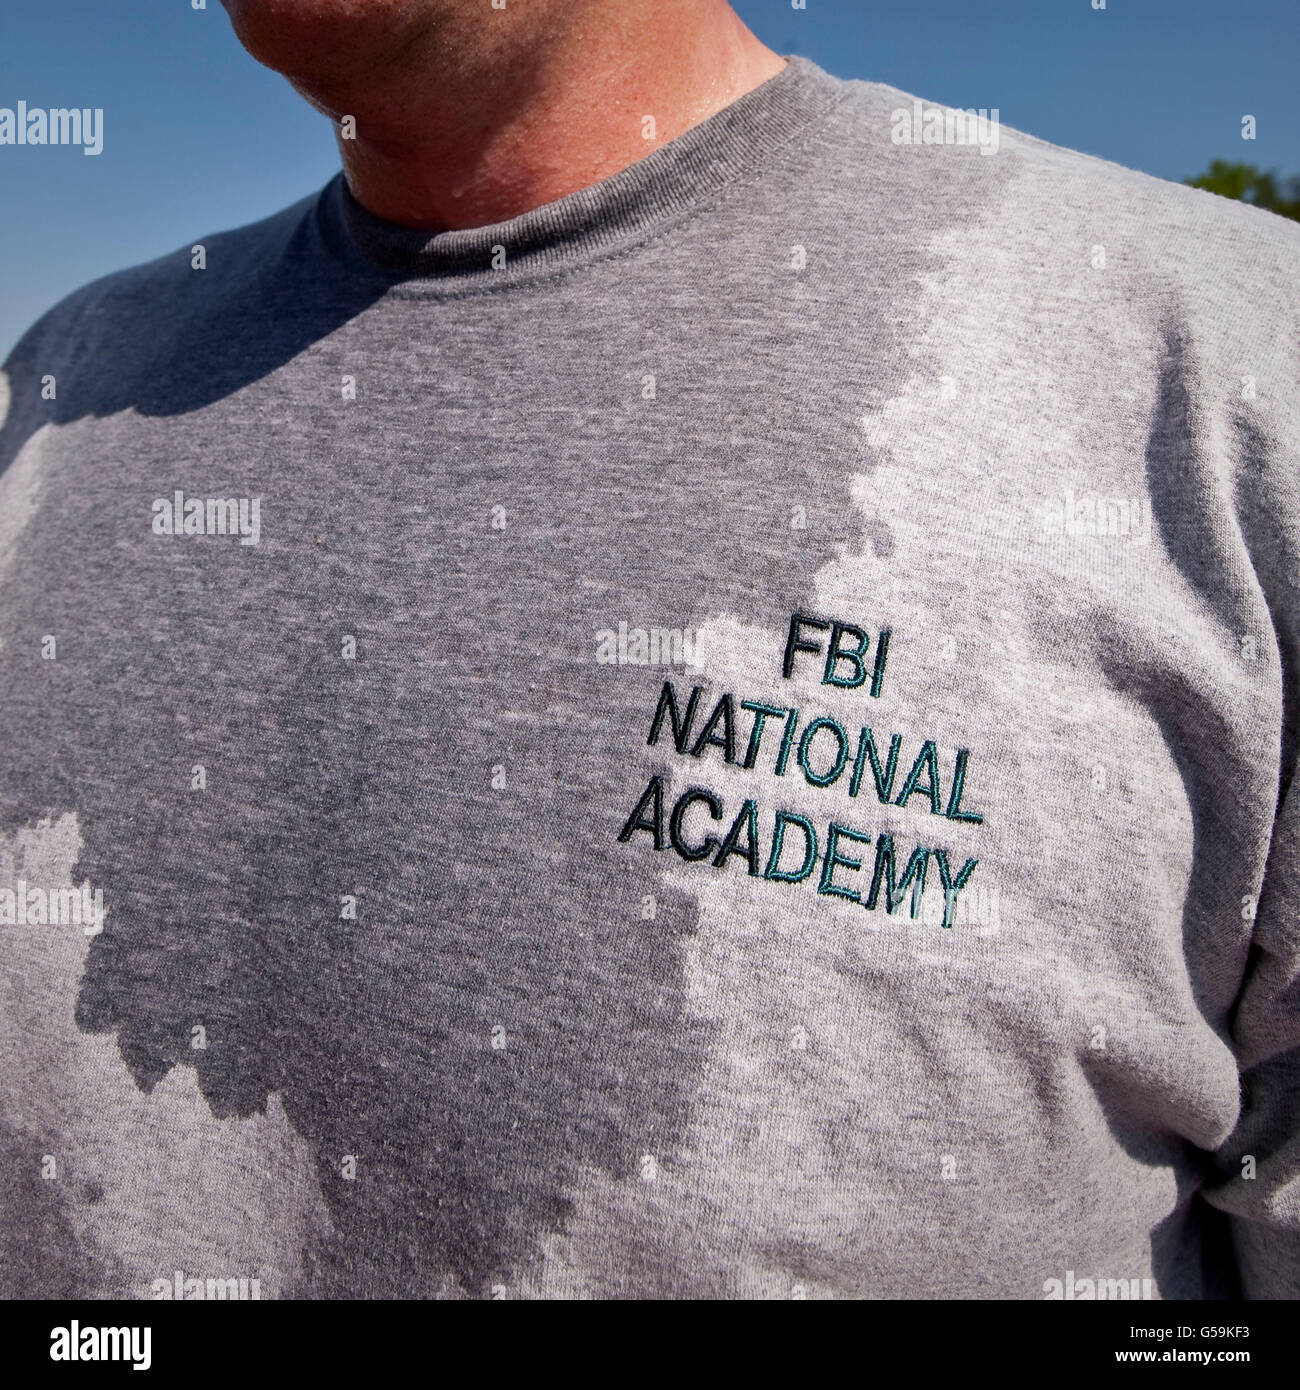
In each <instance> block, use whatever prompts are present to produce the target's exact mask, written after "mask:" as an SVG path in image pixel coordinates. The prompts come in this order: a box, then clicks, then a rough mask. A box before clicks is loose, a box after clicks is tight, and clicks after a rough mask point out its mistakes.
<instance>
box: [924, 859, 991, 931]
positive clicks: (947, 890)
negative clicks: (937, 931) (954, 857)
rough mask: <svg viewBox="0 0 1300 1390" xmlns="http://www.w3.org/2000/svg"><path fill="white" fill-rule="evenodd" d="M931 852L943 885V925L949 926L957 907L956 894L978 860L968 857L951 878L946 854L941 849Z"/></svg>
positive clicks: (972, 871)
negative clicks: (955, 875) (956, 873)
mask: <svg viewBox="0 0 1300 1390" xmlns="http://www.w3.org/2000/svg"><path fill="white" fill-rule="evenodd" d="M931 853H932V854H933V855H934V858H935V863H936V864H937V865H938V866H939V882H940V883H941V884H942V885H943V924H944V926H945V927H951V926H952V918H953V913H954V911H955V910H956V907H957V894H958V893H960V892H961V890H962V889H963V888H964V887H965V886H966V883H967V880H968V879H969V878H970V876H971V874H973V873H974V872H975V866H976V865H977V864H978V863H979V862H980V861H979V860H978V859H968V860H967V861H966V863H965V864H964V865H963V866H962V870H961V872H960V873H959V874H958V875H957V877H956V878H952V877H951V876H950V875H949V872H948V856H947V854H946V853H945V852H944V851H943V850H941V849H936V850H932V851H931Z"/></svg>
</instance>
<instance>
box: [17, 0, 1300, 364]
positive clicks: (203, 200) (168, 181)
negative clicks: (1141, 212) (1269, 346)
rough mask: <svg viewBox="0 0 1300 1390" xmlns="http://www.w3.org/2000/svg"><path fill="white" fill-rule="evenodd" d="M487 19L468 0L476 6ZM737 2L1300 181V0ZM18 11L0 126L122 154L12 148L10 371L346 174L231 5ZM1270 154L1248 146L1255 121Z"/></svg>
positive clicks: (913, 64)
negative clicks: (248, 46)
mask: <svg viewBox="0 0 1300 1390" xmlns="http://www.w3.org/2000/svg"><path fill="white" fill-rule="evenodd" d="M467 3H469V0H467ZM1092 4H1093V0H988V3H983V4H980V3H974V0H965V3H961V2H960V0H906V2H904V0H892V3H885V0H807V7H806V9H804V10H795V9H794V8H793V7H792V5H791V3H790V0H736V9H737V10H738V11H739V12H740V14H741V15H742V17H743V18H744V19H745V20H746V22H747V23H748V24H749V25H750V26H751V28H753V29H754V30H755V31H756V32H757V33H758V35H759V37H760V38H762V39H763V40H764V42H766V43H768V44H769V45H770V46H771V47H773V48H775V49H777V50H778V51H780V52H786V53H788V52H798V53H802V54H804V55H806V56H807V57H809V58H812V59H813V60H815V61H816V62H818V63H820V64H821V65H822V66H823V67H825V68H827V69H829V70H830V71H831V72H834V73H837V74H839V75H840V76H843V77H865V78H870V79H873V80H877V81H881V82H887V83H890V84H891V85H893V86H895V87H901V88H903V89H904V90H905V91H909V92H912V93H915V94H916V95H918V96H922V97H925V98H928V99H931V100H934V101H941V102H945V103H948V104H950V105H954V106H961V107H972V106H973V107H981V106H984V107H994V106H996V107H998V108H999V110H1000V111H1001V116H1002V121H1003V123H1004V124H1007V125H1011V126H1015V127H1017V128H1019V129H1021V130H1026V131H1029V132H1030V133H1031V134H1034V135H1038V136H1041V137H1042V138H1044V139H1047V140H1051V141H1054V142H1055V143H1057V144H1062V145H1069V146H1071V147H1073V148H1075V149H1080V150H1085V151H1087V152H1088V153H1090V154H1097V155H1102V156H1104V157H1105V158H1107V159H1113V160H1116V161H1117V162H1119V163H1121V164H1127V165H1130V166H1132V167H1134V168H1137V169H1143V170H1146V171H1147V172H1148V173H1152V174H1156V175H1158V176H1160V177H1162V178H1170V179H1178V178H1182V177H1184V176H1186V175H1191V174H1196V173H1199V172H1200V171H1201V170H1202V169H1203V168H1204V167H1205V166H1206V165H1207V164H1208V163H1209V161H1210V160H1211V159H1212V158H1215V157H1218V158H1223V159H1233V160H1238V159H1240V160H1247V161H1249V162H1251V163H1255V164H1259V165H1261V166H1263V167H1265V168H1275V169H1277V170H1278V171H1279V172H1281V173H1283V174H1291V173H1295V172H1300V101H1298V100H1297V99H1296V96H1297V92H1300V81H1298V80H1297V72H1298V69H1300V63H1298V62H1297V59H1298V58H1300V3H1298V2H1297V0H1106V9H1105V10H1102V11H1098V10H1094V9H1093V8H1092ZM206 6H207V7H206V9H203V10H194V9H193V8H192V7H191V0H130V2H129V3H123V0H41V3H38V4H35V5H27V4H20V3H18V2H17V0H9V3H6V4H5V5H4V7H3V9H2V10H0V107H11V108H12V107H15V106H16V104H17V102H18V101H19V100H24V101H26V102H27V103H28V104H29V105H30V106H32V107H37V106H42V107H58V106H78V107H86V106H88V107H103V108H104V150H103V153H102V154H100V155H98V156H96V157H88V156H86V155H84V154H83V153H82V152H81V151H80V150H79V149H75V148H69V147H45V148H41V147H35V148H31V147H19V146H12V145H4V146H0V357H2V356H3V355H4V354H5V353H7V352H8V350H9V348H10V347H11V346H12V345H13V343H14V342H15V341H16V339H17V338H18V336H19V334H20V333H21V332H22V330H23V329H24V328H25V327H26V326H27V325H28V324H29V323H30V322H31V321H32V320H33V319H35V318H36V317H37V316H38V315H39V314H40V313H41V312H42V311H43V310H45V309H46V308H48V307H49V306H50V305H51V304H53V303H55V302H56V301H57V300H58V299H60V298H62V296H63V295H65V294H66V293H68V292H69V291H70V290H72V289H75V288H76V287H77V286H78V285H80V284H83V283H84V282H85V281H87V280H89V279H92V278H94V277H95V276H98V275H102V274H104V273H105V272H106V271H110V270H115V269H118V268H119V267H121V266H125V265H131V264H134V263H135V262H138V261H143V260H148V259H150V258H152V257H154V256H158V255H161V254H162V253H163V252H165V251H170V250H172V249H174V248H175V247H177V246H180V245H182V244H185V245H188V244H190V243H191V242H192V241H194V240H196V239H198V238H199V237H201V236H202V235H204V234H205V233H210V232H214V231H219V230H221V229H223V228H226V227H232V226H238V225H239V224H241V223H244V222H249V221H252V220H254V219H255V218H258V217H261V216H264V215H265V214H267V213H269V212H272V211H274V210H275V209H276V208H279V207H283V206H285V205H286V204H287V203H290V202H293V201H294V200H295V199H297V198H299V197H301V196H302V195H303V194H305V193H307V192H310V191H311V190H312V189H314V188H318V187H319V186H320V185H321V184H323V183H324V182H325V181H326V180H327V179H328V178H329V177H330V176H331V174H332V173H333V172H334V171H335V169H336V168H337V167H338V161H337V155H336V153H335V150H334V143H333V139H332V137H331V132H330V129H329V126H328V125H327V123H326V122H325V120H324V119H323V118H322V117H320V116H318V115H316V114H315V113H314V112H313V111H311V110H310V109H309V108H308V107H307V106H306V105H305V103H303V101H302V100H301V99H300V98H299V97H297V96H295V95H294V93H293V92H292V91H291V90H290V89H289V87H288V85H287V84H286V83H285V82H284V81H283V80H282V79H281V78H279V77H277V76H276V75H275V74H274V73H272V72H268V71H267V70H266V69H265V68H262V67H259V66H258V65H257V64H256V63H254V62H253V60H252V59H251V58H249V57H248V56H247V55H246V54H245V53H244V52H243V50H242V49H241V48H240V47H239V45H238V44H237V43H236V42H235V40H234V38H233V36H232V35H231V32H230V24H229V22H228V20H227V19H226V17H225V12H224V11H223V10H222V9H221V6H220V4H219V3H218V0H206ZM1246 113H1250V114H1253V115H1254V116H1255V117H1256V118H1257V122H1258V138H1257V139H1256V140H1255V141H1253V142H1246V141H1243V140H1242V139H1241V117H1242V115H1243V114H1246Z"/></svg>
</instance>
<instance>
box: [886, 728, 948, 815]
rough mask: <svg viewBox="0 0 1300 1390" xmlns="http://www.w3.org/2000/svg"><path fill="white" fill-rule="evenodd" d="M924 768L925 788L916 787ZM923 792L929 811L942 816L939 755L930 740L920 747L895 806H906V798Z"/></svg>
mask: <svg viewBox="0 0 1300 1390" xmlns="http://www.w3.org/2000/svg"><path fill="white" fill-rule="evenodd" d="M922 768H925V770H926V772H927V773H928V775H929V782H928V783H927V785H926V786H924V787H922V786H919V785H918V780H919V778H920V776H921V769H922ZM918 791H923V792H925V793H926V794H927V795H928V796H929V798H930V810H931V811H933V812H934V814H935V815H936V816H938V815H941V814H942V809H941V807H940V804H939V754H938V752H937V750H936V749H935V746H934V743H933V741H932V740H931V739H926V741H925V742H924V743H923V744H922V745H921V751H920V752H919V753H918V754H917V755H916V761H915V762H914V763H913V764H912V770H911V772H909V773H908V774H907V781H906V782H904V783H903V790H902V791H901V792H899V794H898V800H897V801H896V802H895V803H894V805H895V806H906V805H907V798H908V797H909V796H911V795H912V794H913V793H914V792H918Z"/></svg>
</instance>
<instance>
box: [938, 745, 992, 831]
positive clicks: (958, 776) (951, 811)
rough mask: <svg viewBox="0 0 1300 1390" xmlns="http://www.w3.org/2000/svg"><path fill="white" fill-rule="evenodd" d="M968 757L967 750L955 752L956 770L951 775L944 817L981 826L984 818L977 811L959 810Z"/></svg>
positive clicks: (961, 749)
mask: <svg viewBox="0 0 1300 1390" xmlns="http://www.w3.org/2000/svg"><path fill="white" fill-rule="evenodd" d="M969 757H970V752H969V750H967V749H965V748H959V749H958V750H957V769H956V771H955V772H954V773H953V774H952V794H951V795H950V796H949V797H948V809H947V810H946V811H945V812H944V815H945V816H947V817H948V819H949V820H964V821H969V822H970V823H971V824H972V825H983V824H984V817H983V816H982V815H980V813H979V812H978V811H963V810H961V793H962V788H963V787H964V786H965V785H966V761H967V759H968V758H969Z"/></svg>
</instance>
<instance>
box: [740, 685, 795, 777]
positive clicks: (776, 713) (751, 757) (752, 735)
mask: <svg viewBox="0 0 1300 1390" xmlns="http://www.w3.org/2000/svg"><path fill="white" fill-rule="evenodd" d="M740 707H741V709H746V710H749V712H750V713H751V714H752V715H753V716H754V727H753V728H752V729H751V730H750V731H749V749H748V751H747V752H746V753H745V761H744V763H743V766H744V767H753V766H754V764H755V763H756V762H757V761H758V745H759V744H760V743H761V742H762V740H763V726H764V725H765V724H766V723H767V721H768V719H769V718H770V719H778V718H780V716H781V715H783V714H789V713H790V711H789V710H788V709H787V708H786V707H785V706H784V705H760V704H759V703H758V702H757V701H756V700H742V701H741V702H740Z"/></svg>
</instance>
